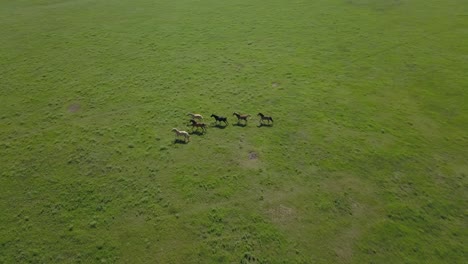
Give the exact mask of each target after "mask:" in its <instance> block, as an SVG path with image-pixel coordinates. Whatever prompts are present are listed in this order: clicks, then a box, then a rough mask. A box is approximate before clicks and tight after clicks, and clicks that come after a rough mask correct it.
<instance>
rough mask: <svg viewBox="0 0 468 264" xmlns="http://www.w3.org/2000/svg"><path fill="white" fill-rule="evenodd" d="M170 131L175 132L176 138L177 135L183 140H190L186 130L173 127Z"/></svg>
mask: <svg viewBox="0 0 468 264" xmlns="http://www.w3.org/2000/svg"><path fill="white" fill-rule="evenodd" d="M172 131H173V132H175V137H176V140H177V138H178V137H181V136H183V137H184V141H185V142H187V141H190V135H189V133H188V132H187V131H182V130H178V129H177V128H173V129H172Z"/></svg>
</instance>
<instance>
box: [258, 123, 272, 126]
mask: <svg viewBox="0 0 468 264" xmlns="http://www.w3.org/2000/svg"><path fill="white" fill-rule="evenodd" d="M257 127H273V123H271V124H263V123H260V124H258V126H257Z"/></svg>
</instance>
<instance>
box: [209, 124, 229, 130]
mask: <svg viewBox="0 0 468 264" xmlns="http://www.w3.org/2000/svg"><path fill="white" fill-rule="evenodd" d="M227 126H228V125H224V126H223V125H221V124H211V127H216V128H218V129H225V128H226V127H227Z"/></svg>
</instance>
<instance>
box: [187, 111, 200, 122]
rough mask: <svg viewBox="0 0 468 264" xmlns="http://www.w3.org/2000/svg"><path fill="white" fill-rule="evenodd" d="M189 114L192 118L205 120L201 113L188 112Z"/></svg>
mask: <svg viewBox="0 0 468 264" xmlns="http://www.w3.org/2000/svg"><path fill="white" fill-rule="evenodd" d="M187 115H189V116H190V117H192V119H194V120H195V119H198V120H199V121H203V116H202V115H200V114H194V113H188V114H187Z"/></svg>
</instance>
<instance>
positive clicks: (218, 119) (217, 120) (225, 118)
mask: <svg viewBox="0 0 468 264" xmlns="http://www.w3.org/2000/svg"><path fill="white" fill-rule="evenodd" d="M211 117H214V119H216V121H215V122H216V123H217V122H219V123H221V122H224V124H226V125H229V123H228V121H227V117H224V116H218V115H215V114H212V115H211Z"/></svg>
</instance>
